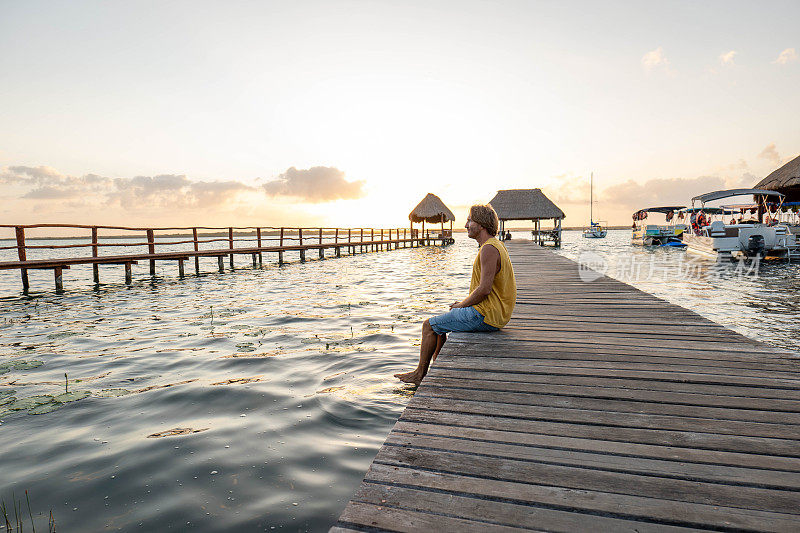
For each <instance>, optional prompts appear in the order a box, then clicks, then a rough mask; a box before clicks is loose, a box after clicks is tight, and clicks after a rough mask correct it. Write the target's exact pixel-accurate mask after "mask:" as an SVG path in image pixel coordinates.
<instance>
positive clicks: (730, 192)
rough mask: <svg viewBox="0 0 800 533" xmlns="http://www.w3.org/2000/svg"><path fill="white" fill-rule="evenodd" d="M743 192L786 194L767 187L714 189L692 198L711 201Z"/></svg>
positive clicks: (703, 201) (767, 194)
mask: <svg viewBox="0 0 800 533" xmlns="http://www.w3.org/2000/svg"><path fill="white" fill-rule="evenodd" d="M743 194H753V195H758V196H778V197H782V196H784V194H782V193H779V192H776V191H768V190H766V189H728V190H725V191H714V192H707V193H705V194H701V195H699V196H695V197H694V198H692V202H694V201H696V200H699V201H700V202H702V203H706V202H710V201H712V200H719V199H720V198H728V197H730V196H740V195H743Z"/></svg>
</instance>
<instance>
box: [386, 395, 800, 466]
mask: <svg viewBox="0 0 800 533" xmlns="http://www.w3.org/2000/svg"><path fill="white" fill-rule="evenodd" d="M400 420H403V421H406V422H426V423H440V424H447V425H451V426H458V427H468V428H469V427H472V428H485V429H496V430H501V431H521V432H527V433H538V434H542V435H560V436H564V437H579V438H584V439H587V438H593V439H602V440H609V441H617V442H636V443H639V444H655V445H659V446H680V447H690V448H701V449H706V450H720V451H729V452H741V453H763V454H768V455H775V456H781V457H800V446H798V443H797V441H796V440H791V439H770V438H760V437H748V436H740V435H724V434H714V433H707V432H694V431H680V430H667V429H658V430H654V429H652V428H632V427H620V426H609V425H603V424H584V423H579V422H573V423H569V422H553V421H550V420H530V419H528V420H525V419H519V418H509V417H503V416H499V415H485V414H473V413H453V412H450V411H437V410H433V409H415V408H412V407H407V408H406V410H405V411H403V414H402V415H401V417H400Z"/></svg>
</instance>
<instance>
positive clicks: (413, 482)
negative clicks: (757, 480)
mask: <svg viewBox="0 0 800 533" xmlns="http://www.w3.org/2000/svg"><path fill="white" fill-rule="evenodd" d="M365 479H366V480H368V481H374V482H375V483H382V484H386V483H391V482H395V483H399V484H403V485H406V486H413V487H415V488H416V487H419V488H424V489H428V490H436V491H448V492H461V493H463V492H467V493H470V494H474V495H476V496H481V497H485V498H503V499H507V500H508V499H511V500H515V501H520V502H525V503H527V504H529V505H547V506H552V507H555V508H559V509H571V510H572V509H574V510H579V511H584V512H596V513H602V514H603V515H614V516H618V517H621V518H626V519H630V520H637V519H639V520H642V519H643V520H647V521H652V520H659V521H662V522H663V523H665V524H667V523H673V524H676V523H677V524H680V525H684V526H686V527H712V528H718V527H726V528H741V529H751V530H763V531H792V528H794V527H796V525H797V522H796V517H795V516H792V515H788V516H787V515H785V514H782V513H770V512H763V511H746V510H743V509H737V508H733V507H719V506H712V505H705V504H697V503H689V502H680V501H674V500H661V499H656V498H643V497H641V496H631V495H619V494H613V493H609V492H602V491H588V490H574V489H565V488H562V487H553V486H546V485H540V484H534V483H517V482H512V481H500V480H495V479H486V478H481V477H471V476H465V475H459V474H446V473H440V472H429V471H425V470H419V469H412V468H404V467H393V466H387V465H383V464H377V463H376V464H373V465H372V467H371V468H370V470H369V471H368V472H367V475H366V478H365ZM387 492H388V491H387ZM765 524H766V525H765ZM653 526H654V525H653ZM653 526H651V527H653Z"/></svg>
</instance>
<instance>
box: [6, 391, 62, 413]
mask: <svg viewBox="0 0 800 533" xmlns="http://www.w3.org/2000/svg"><path fill="white" fill-rule="evenodd" d="M52 401H53V397H52V396H51V395H49V394H41V395H37V396H29V397H27V398H19V399H17V400H15V401H14V403H12V404H9V405H7V406H6V409H8V410H9V411H27V410H28V409H33V408H34V407H38V406H40V405H42V404H45V403H50V402H52Z"/></svg>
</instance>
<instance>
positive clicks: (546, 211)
mask: <svg viewBox="0 0 800 533" xmlns="http://www.w3.org/2000/svg"><path fill="white" fill-rule="evenodd" d="M489 203H490V204H492V207H494V210H495V211H497V217H498V218H499V219H500V220H531V221H535V220H542V219H547V218H552V219H557V220H561V219H563V218H564V217H565V215H564V212H563V211H562V210H561V209H559V208H558V206H557V205H556V204H554V203H553V202H551V201H550V199H549V198H548V197H547V196H545V195H544V193H543V192H542V190H541V189H507V190H503V191H497V194H496V195H495V196H494V198H492V200H491V201H490V202H489Z"/></svg>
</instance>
